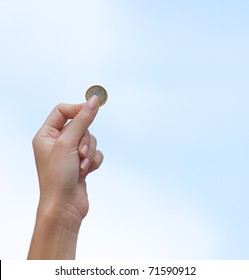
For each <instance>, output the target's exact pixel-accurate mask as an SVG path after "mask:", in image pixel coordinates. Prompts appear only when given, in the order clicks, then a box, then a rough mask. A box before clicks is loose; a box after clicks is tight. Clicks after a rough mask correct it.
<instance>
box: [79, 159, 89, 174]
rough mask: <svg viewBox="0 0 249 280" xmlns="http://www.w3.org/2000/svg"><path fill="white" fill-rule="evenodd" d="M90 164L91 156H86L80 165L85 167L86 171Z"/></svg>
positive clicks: (82, 167)
mask: <svg viewBox="0 0 249 280" xmlns="http://www.w3.org/2000/svg"><path fill="white" fill-rule="evenodd" d="M88 165H89V158H84V159H83V161H82V163H81V165H80V168H81V169H83V171H86V170H87V168H88Z"/></svg>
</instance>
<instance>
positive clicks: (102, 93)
mask: <svg viewBox="0 0 249 280" xmlns="http://www.w3.org/2000/svg"><path fill="white" fill-rule="evenodd" d="M93 95H97V96H98V98H99V103H100V106H102V105H104V104H105V103H106V100H107V97H108V95H107V92H106V90H105V89H104V88H103V87H102V86H99V85H94V86H92V87H90V88H89V89H88V90H87V91H86V100H88V99H90V98H91V97H92V96H93Z"/></svg>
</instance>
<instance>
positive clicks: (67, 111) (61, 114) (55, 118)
mask: <svg viewBox="0 0 249 280" xmlns="http://www.w3.org/2000/svg"><path fill="white" fill-rule="evenodd" d="M82 107H83V103H81V104H63V103H61V104H59V105H57V106H56V107H55V108H54V109H53V111H52V112H51V113H50V115H49V116H48V117H47V119H46V121H45V122H44V124H43V126H49V127H52V128H55V129H57V130H61V129H62V128H63V126H64V125H65V123H66V122H67V121H68V120H69V119H73V118H74V117H75V116H76V115H77V114H78V113H79V111H80V110H81V108H82Z"/></svg>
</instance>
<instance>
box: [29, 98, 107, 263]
mask: <svg viewBox="0 0 249 280" xmlns="http://www.w3.org/2000/svg"><path fill="white" fill-rule="evenodd" d="M98 108H99V101H98V98H97V97H96V96H93V97H92V98H91V99H90V100H88V102H86V103H84V104H76V105H71V104H60V105H58V106H56V107H55V108H54V110H53V111H52V112H51V114H50V115H49V116H48V118H47V120H46V121H45V123H44V124H43V126H42V127H41V129H40V130H39V131H38V132H37V134H36V135H35V137H34V139H33V142H32V143H33V149H34V155H35V161H36V167H37V173H38V178H39V187H40V199H39V204H38V209H37V215H36V222H35V228H34V232H33V237H32V240H31V244H30V249H29V253H28V259H30V260H31V259H39V260H49V259H53V260H56V259H75V255H76V245H77V237H78V233H79V230H80V226H81V222H82V220H83V219H84V217H85V216H86V214H87V212H88V209H89V203H88V198H87V190H86V176H87V175H88V174H89V173H90V172H92V171H94V170H96V169H98V168H99V166H100V165H101V163H102V161H103V155H102V153H101V152H100V151H98V150H96V139H95V138H94V136H92V135H91V134H90V133H89V131H88V127H89V126H90V124H91V123H92V121H93V120H94V118H95V116H96V114H97V112H98ZM68 120H71V121H70V122H68V123H67V121H68Z"/></svg>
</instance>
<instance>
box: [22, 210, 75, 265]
mask: <svg viewBox="0 0 249 280" xmlns="http://www.w3.org/2000/svg"><path fill="white" fill-rule="evenodd" d="M77 237H78V232H74V231H72V230H70V229H68V228H66V227H65V226H64V225H62V224H60V223H58V221H57V220H56V217H55V216H54V215H53V214H52V215H50V214H45V215H44V214H42V215H41V214H37V219H36V224H35V229H34V233H33V237H32V240H31V244H30V249H29V253H28V260H59V259H60V260H62V259H63V260H72V259H75V254H76V244H77Z"/></svg>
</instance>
